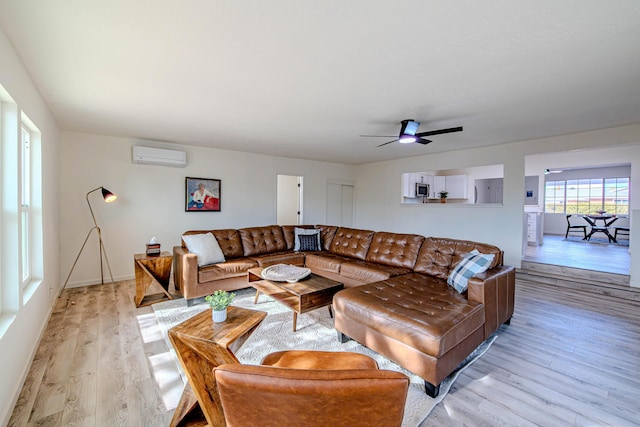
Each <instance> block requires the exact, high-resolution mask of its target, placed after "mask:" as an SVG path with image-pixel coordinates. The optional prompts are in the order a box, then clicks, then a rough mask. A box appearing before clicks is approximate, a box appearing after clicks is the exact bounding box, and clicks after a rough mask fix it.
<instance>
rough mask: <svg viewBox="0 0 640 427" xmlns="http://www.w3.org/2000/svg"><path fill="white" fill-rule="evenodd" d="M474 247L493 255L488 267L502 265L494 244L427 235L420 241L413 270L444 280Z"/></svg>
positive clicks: (499, 253) (499, 252) (499, 254)
mask: <svg viewBox="0 0 640 427" xmlns="http://www.w3.org/2000/svg"><path fill="white" fill-rule="evenodd" d="M474 249H477V250H478V251H479V252H481V253H483V254H494V255H495V257H494V259H493V262H492V263H491V265H490V267H489V269H491V268H493V267H497V266H499V265H502V251H501V250H500V248H498V247H496V246H493V245H488V244H486V243H478V242H472V241H468V240H455V239H446V238H441V237H427V238H426V239H424V242H423V243H422V247H421V248H420V253H419V254H418V259H417V260H416V265H415V267H414V268H413V271H415V272H416V273H424V274H428V275H430V276H434V277H437V278H440V279H445V280H446V279H447V278H448V277H449V273H450V272H451V269H452V268H453V267H454V266H455V265H456V264H457V263H458V262H460V260H462V258H463V257H464V256H465V255H466V254H468V253H469V252H471V251H472V250H474Z"/></svg>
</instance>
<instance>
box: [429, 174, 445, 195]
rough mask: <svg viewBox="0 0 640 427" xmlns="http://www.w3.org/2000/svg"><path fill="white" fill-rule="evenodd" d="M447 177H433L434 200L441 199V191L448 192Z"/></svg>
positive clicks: (432, 193)
mask: <svg viewBox="0 0 640 427" xmlns="http://www.w3.org/2000/svg"><path fill="white" fill-rule="evenodd" d="M446 178H447V177H446V176H434V177H433V186H432V188H433V189H432V190H431V198H432V199H437V198H439V197H440V194H439V193H440V192H441V191H447V186H446Z"/></svg>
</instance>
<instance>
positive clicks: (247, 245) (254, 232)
mask: <svg viewBox="0 0 640 427" xmlns="http://www.w3.org/2000/svg"><path fill="white" fill-rule="evenodd" d="M238 231H239V232H240V238H241V239H242V248H243V249H244V256H252V255H263V254H268V253H271V252H281V251H284V250H286V249H287V242H286V241H285V240H284V234H282V228H281V227H280V226H279V225H266V226H264V227H250V228H241V229H240V230H238Z"/></svg>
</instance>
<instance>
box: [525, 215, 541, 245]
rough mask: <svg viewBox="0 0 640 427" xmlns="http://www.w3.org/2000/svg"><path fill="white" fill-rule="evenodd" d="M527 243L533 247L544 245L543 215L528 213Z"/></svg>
mask: <svg viewBox="0 0 640 427" xmlns="http://www.w3.org/2000/svg"><path fill="white" fill-rule="evenodd" d="M527 216H528V218H527V242H528V243H529V245H531V246H536V245H537V246H541V245H542V234H543V227H542V218H543V216H542V213H540V212H529V213H527Z"/></svg>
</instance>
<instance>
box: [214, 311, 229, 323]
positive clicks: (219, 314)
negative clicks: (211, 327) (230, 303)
mask: <svg viewBox="0 0 640 427" xmlns="http://www.w3.org/2000/svg"><path fill="white" fill-rule="evenodd" d="M211 318H212V319H213V323H221V322H224V321H225V320H227V309H226V308H225V309H224V310H213V309H212V310H211Z"/></svg>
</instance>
